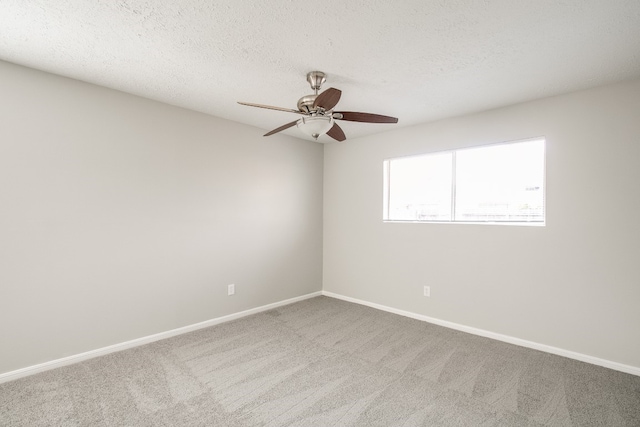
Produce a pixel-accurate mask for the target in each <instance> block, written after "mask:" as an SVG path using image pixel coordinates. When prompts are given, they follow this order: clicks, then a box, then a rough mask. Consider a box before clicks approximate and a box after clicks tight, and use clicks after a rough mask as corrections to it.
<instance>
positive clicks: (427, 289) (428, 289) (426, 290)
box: [423, 286, 431, 297]
mask: <svg viewBox="0 0 640 427" xmlns="http://www.w3.org/2000/svg"><path fill="white" fill-rule="evenodd" d="M423 293H424V296H425V297H430V296H431V286H425V287H424V291H423Z"/></svg>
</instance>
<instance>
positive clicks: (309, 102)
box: [298, 95, 318, 113]
mask: <svg viewBox="0 0 640 427" xmlns="http://www.w3.org/2000/svg"><path fill="white" fill-rule="evenodd" d="M317 97H318V95H306V96H303V97H302V98H300V99H299V100H298V110H300V111H302V112H303V113H312V112H314V111H315V108H313V103H314V102H315V100H316V98H317Z"/></svg>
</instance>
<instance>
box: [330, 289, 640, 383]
mask: <svg viewBox="0 0 640 427" xmlns="http://www.w3.org/2000/svg"><path fill="white" fill-rule="evenodd" d="M322 295H325V296H328V297H331V298H336V299H341V300H344V301H348V302H353V303H356V304H360V305H366V306H367V307H372V308H375V309H378V310H382V311H387V312H389V313H394V314H399V315H401V316H405V317H410V318H412V319H417V320H422V321H424V322H429V323H433V324H435V325H440V326H444V327H445V328H450V329H455V330H457V331H462V332H468V333H470V334H473V335H479V336H481V337H486V338H491V339H494V340H498V341H503V342H506V343H509V344H515V345H519V346H521V347H527V348H532V349H534V350H540V351H544V352H546V353H551V354H556V355H558V356H564V357H568V358H569V359H575V360H579V361H581V362H586V363H591V364H592V365H598V366H603V367H605V368H609V369H614V370H616V371H620V372H625V373H627V374H632V375H637V376H640V367H636V366H630V365H624V364H622V363H618V362H612V361H610V360H606V359H600V358H598V357H593V356H588V355H586V354H582V353H577V352H575V351H570V350H564V349H562V348H558V347H552V346H550V345H546V344H540V343H537V342H533V341H527V340H523V339H520V338H515V337H512V336H509V335H503V334H498V333H495V332H491V331H485V330H484V329H478V328H473V327H471V326H466V325H460V324H458V323H453V322H448V321H446V320H440V319H436V318H434V317H429V316H424V315H422V314H417V313H412V312H410V311H404V310H399V309H397V308H393V307H387V306H386V305H381V304H376V303H373V302H368V301H364V300H360V299H357V298H351V297H347V296H344V295H340V294H335V293H333V292H328V291H322Z"/></svg>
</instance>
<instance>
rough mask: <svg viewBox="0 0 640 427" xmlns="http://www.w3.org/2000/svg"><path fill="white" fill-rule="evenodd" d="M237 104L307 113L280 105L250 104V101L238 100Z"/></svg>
mask: <svg viewBox="0 0 640 427" xmlns="http://www.w3.org/2000/svg"><path fill="white" fill-rule="evenodd" d="M238 104H240V105H247V106H249V107H258V108H266V109H268V110H276V111H286V112H287V113H296V114H302V115H304V116H306V115H307V113H303V112H302V111H298V110H292V109H291V108H280V107H273V106H271V105H262V104H252V103H250V102H240V101H238Z"/></svg>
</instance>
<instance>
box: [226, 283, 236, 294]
mask: <svg viewBox="0 0 640 427" xmlns="http://www.w3.org/2000/svg"><path fill="white" fill-rule="evenodd" d="M235 293H236V285H233V284H231V285H229V286H227V295H234V294H235Z"/></svg>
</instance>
